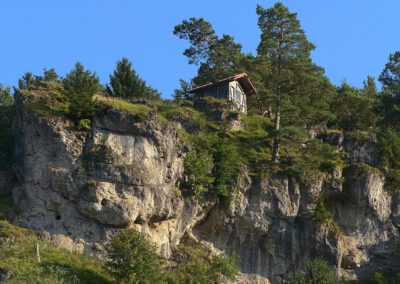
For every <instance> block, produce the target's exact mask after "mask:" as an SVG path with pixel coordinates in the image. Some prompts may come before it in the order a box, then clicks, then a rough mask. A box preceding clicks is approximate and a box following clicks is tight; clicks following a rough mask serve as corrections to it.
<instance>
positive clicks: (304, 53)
mask: <svg viewBox="0 0 400 284" xmlns="http://www.w3.org/2000/svg"><path fill="white" fill-rule="evenodd" d="M257 14H258V16H259V18H258V26H259V28H260V30H261V41H260V44H259V45H258V48H257V54H258V60H261V61H262V62H266V63H268V64H269V65H268V68H266V70H268V72H267V73H266V74H261V76H260V77H261V81H263V82H264V86H265V89H266V90H268V91H265V95H266V96H268V99H266V100H264V101H265V102H271V101H272V102H273V103H272V105H271V106H266V107H269V108H270V109H271V111H272V113H273V118H274V129H275V136H274V143H273V150H272V161H273V162H275V163H276V162H278V159H279V151H280V145H281V131H282V129H281V128H282V123H283V124H284V126H285V125H299V126H303V127H304V126H311V125H313V124H317V123H323V121H325V120H326V119H328V117H330V115H331V114H330V113H329V110H328V102H327V97H326V93H329V92H331V86H330V83H329V81H328V80H327V79H326V77H325V76H324V75H323V69H322V68H320V67H318V66H316V65H315V64H313V63H312V61H311V58H310V53H311V51H312V50H313V49H314V48H315V46H314V45H313V44H312V43H311V42H309V41H308V40H307V37H306V35H305V33H304V31H303V30H302V29H301V27H300V23H299V21H298V20H297V14H296V13H290V12H289V10H288V8H287V7H285V6H284V5H283V4H282V3H276V4H275V5H274V6H273V7H271V8H269V9H264V8H263V7H261V6H257ZM263 58H265V59H263ZM324 95H325V97H324Z"/></svg>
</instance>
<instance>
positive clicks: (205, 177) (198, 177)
mask: <svg viewBox="0 0 400 284" xmlns="http://www.w3.org/2000/svg"><path fill="white" fill-rule="evenodd" d="M213 166H214V163H213V159H212V156H211V155H210V154H209V153H207V152H205V151H204V152H202V151H190V152H189V153H188V154H187V155H186V156H185V161H184V168H185V175H186V176H187V179H188V180H187V186H189V187H190V188H191V189H192V190H193V192H194V193H195V194H196V195H200V194H201V193H204V192H207V191H208V188H209V187H210V185H211V184H212V183H213V181H214V177H213V176H212V169H213Z"/></svg>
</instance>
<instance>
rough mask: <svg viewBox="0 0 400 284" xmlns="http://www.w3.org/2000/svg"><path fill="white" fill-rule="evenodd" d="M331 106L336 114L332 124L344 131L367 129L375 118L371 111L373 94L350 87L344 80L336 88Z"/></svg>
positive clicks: (372, 124) (373, 122)
mask: <svg viewBox="0 0 400 284" xmlns="http://www.w3.org/2000/svg"><path fill="white" fill-rule="evenodd" d="M364 91H368V90H365V89H364ZM369 92H371V91H369ZM371 96H372V97H371ZM331 107H332V110H333V111H334V112H335V115H336V120H335V123H334V126H335V127H336V128H339V129H342V130H344V131H356V130H363V129H366V130H368V129H369V128H370V127H372V126H374V124H375V122H376V120H377V117H376V115H375V113H374V111H373V107H374V97H373V95H372V94H369V95H368V94H363V91H362V90H359V89H356V88H354V87H351V86H350V85H349V84H347V83H346V82H343V83H342V85H341V86H340V87H339V88H338V89H337V96H336V97H335V99H334V100H333V101H332V106H331Z"/></svg>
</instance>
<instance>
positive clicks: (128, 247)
mask: <svg viewBox="0 0 400 284" xmlns="http://www.w3.org/2000/svg"><path fill="white" fill-rule="evenodd" d="M106 254H107V260H106V268H107V269H108V271H109V272H110V274H111V275H113V276H114V277H115V279H116V280H117V281H118V283H148V284H153V283H154V284H156V283H162V282H163V277H164V275H163V271H162V266H163V262H162V259H161V257H160V256H159V255H158V254H157V252H156V250H155V247H154V246H152V245H151V244H150V243H149V242H148V241H147V240H146V239H145V238H144V237H143V236H141V235H140V234H139V233H138V232H137V231H136V230H134V229H124V230H122V231H120V232H119V233H118V234H117V235H116V236H114V237H113V238H112V239H111V240H110V242H109V244H108V245H107V246H106Z"/></svg>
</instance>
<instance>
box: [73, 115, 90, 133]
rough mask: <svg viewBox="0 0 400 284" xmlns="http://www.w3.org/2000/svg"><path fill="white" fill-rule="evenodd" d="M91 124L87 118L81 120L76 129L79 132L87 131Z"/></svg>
mask: <svg viewBox="0 0 400 284" xmlns="http://www.w3.org/2000/svg"><path fill="white" fill-rule="evenodd" d="M91 124H92V123H91V121H90V119H87V118H85V119H81V120H79V122H78V126H77V129H78V130H81V131H85V130H89V129H90V127H91Z"/></svg>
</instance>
